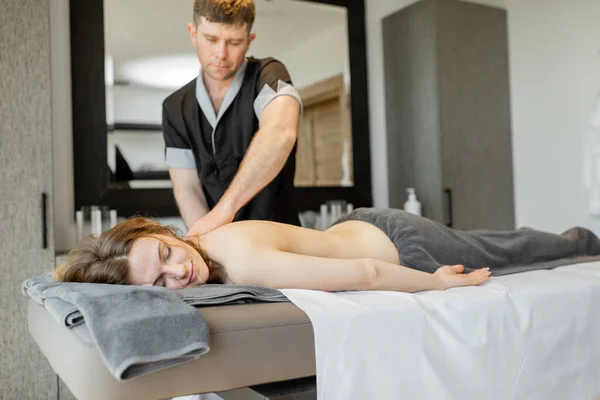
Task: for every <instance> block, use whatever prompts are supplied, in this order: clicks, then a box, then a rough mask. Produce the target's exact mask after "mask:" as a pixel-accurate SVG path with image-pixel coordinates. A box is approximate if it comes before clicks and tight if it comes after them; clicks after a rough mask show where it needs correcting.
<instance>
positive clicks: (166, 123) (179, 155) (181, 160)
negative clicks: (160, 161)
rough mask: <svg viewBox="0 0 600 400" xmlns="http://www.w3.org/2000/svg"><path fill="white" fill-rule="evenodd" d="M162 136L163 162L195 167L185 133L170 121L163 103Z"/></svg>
mask: <svg viewBox="0 0 600 400" xmlns="http://www.w3.org/2000/svg"><path fill="white" fill-rule="evenodd" d="M162 125H163V138H164V141H165V164H166V165H167V167H172V168H184V169H196V160H195V159H194V153H193V151H192V149H191V146H190V144H189V142H188V140H187V137H186V136H185V135H182V134H181V133H180V132H178V131H177V129H176V128H175V126H174V125H173V124H172V123H171V120H170V117H169V113H168V112H167V110H166V108H165V107H164V105H163V123H162Z"/></svg>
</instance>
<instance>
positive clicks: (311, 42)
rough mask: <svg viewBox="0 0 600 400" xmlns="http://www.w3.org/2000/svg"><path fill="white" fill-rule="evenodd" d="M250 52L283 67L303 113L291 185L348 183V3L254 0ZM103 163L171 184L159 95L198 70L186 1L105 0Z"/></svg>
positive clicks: (126, 180) (131, 177) (139, 182)
mask: <svg viewBox="0 0 600 400" xmlns="http://www.w3.org/2000/svg"><path fill="white" fill-rule="evenodd" d="M255 4H256V21H255V23H254V27H253V29H252V31H253V32H254V33H255V34H256V39H255V40H254V42H253V43H252V45H251V47H250V50H249V51H248V53H247V55H248V56H253V57H256V58H263V57H274V58H276V59H278V60H279V61H281V62H282V63H283V64H284V65H285V66H286V68H287V69H288V71H289V73H290V76H291V78H292V82H293V84H294V86H295V87H296V88H297V89H298V91H299V92H300V95H301V97H302V101H303V104H304V112H303V114H302V115H301V117H300V122H299V129H298V148H297V153H296V176H295V184H296V186H298V187H310V186H352V182H353V170H352V135H351V129H352V127H351V123H350V78H349V62H348V29H347V11H346V8H345V7H338V6H331V5H323V4H317V3H311V2H308V1H299V0H278V1H266V0H255ZM104 8H105V41H106V60H105V64H106V65H105V75H106V117H107V125H108V127H109V132H108V133H107V140H108V152H107V153H108V165H109V167H110V171H111V177H112V182H113V186H116V187H130V188H142V187H143V188H148V187H151V188H157V187H160V188H164V187H170V186H171V184H170V181H169V178H168V172H167V168H166V166H165V165H164V142H163V139H162V131H161V126H160V125H161V118H162V102H163V100H164V99H165V98H166V97H167V96H168V95H170V94H171V93H173V92H174V91H175V90H177V89H179V88H180V87H181V86H183V85H185V84H186V83H188V82H189V81H190V80H192V79H194V78H195V77H196V76H197V75H198V71H199V62H198V59H197V56H196V53H195V49H194V47H193V46H192V44H191V42H190V39H189V36H188V33H187V29H186V26H187V23H188V22H189V21H191V19H192V1H191V0H172V1H168V2H167V1H164V0H127V1H122V0H105V1H104Z"/></svg>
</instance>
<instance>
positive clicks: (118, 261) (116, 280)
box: [54, 217, 224, 285]
mask: <svg viewBox="0 0 600 400" xmlns="http://www.w3.org/2000/svg"><path fill="white" fill-rule="evenodd" d="M155 235H165V236H171V237H173V238H175V239H177V240H179V241H181V242H182V243H186V244H188V245H190V246H191V247H192V248H194V249H195V250H196V251H197V252H198V253H199V254H200V256H202V258H203V259H204V261H205V262H206V265H208V269H209V277H208V281H207V282H206V283H223V280H224V271H223V268H222V267H221V266H220V265H218V264H217V263H214V262H213V261H212V260H210V258H209V257H208V255H207V254H206V252H205V251H204V250H202V249H201V248H200V247H199V246H198V245H197V244H196V243H195V242H193V241H191V240H184V239H181V235H180V234H179V231H178V229H177V228H175V227H172V226H163V225H160V224H159V223H158V222H156V221H153V220H151V219H148V218H144V217H132V218H129V219H127V220H125V221H123V222H121V223H119V224H117V225H116V226H115V227H113V228H112V229H110V230H108V231H106V232H104V233H102V234H101V235H100V236H93V235H90V236H87V237H86V238H84V239H83V240H82V241H81V242H79V243H77V244H76V245H75V246H73V248H71V250H69V252H68V253H67V256H66V262H65V263H64V264H62V265H59V266H58V267H56V269H55V270H54V278H55V279H56V280H57V281H60V282H85V283H112V284H120V285H126V284H128V277H129V251H130V250H131V246H132V245H133V242H135V241H136V240H137V239H140V238H143V237H149V236H155Z"/></svg>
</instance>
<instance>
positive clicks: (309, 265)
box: [227, 248, 489, 292]
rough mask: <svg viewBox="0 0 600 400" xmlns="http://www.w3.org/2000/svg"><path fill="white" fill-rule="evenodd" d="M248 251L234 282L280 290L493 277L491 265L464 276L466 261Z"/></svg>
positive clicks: (450, 283)
mask: <svg viewBox="0 0 600 400" xmlns="http://www.w3.org/2000/svg"><path fill="white" fill-rule="evenodd" d="M243 253H245V254H243V255H241V254H238V257H236V258H237V262H233V263H230V264H229V265H228V268H227V270H228V274H229V277H230V278H231V279H232V281H233V282H234V283H236V284H240V285H259V286H266V287H271V288H276V289H294V288H296V289H314V290H324V291H330V292H334V291H345V290H390V291H399V292H417V291H421V290H432V289H446V288H448V287H454V286H470V285H478V284H481V283H483V282H485V281H486V280H487V279H488V278H489V272H488V271H487V270H485V269H482V270H477V271H475V272H472V273H470V274H467V275H462V274H460V272H462V269H461V266H453V267H442V268H440V269H439V270H438V272H436V273H435V274H429V273H427V272H422V271H418V270H414V269H411V268H407V267H403V266H401V265H396V264H392V263H387V262H383V261H379V260H374V259H337V258H321V257H312V256H305V255H299V254H293V253H287V252H283V251H279V250H274V249H268V248H257V249H251V250H250V249H248V250H246V251H244V252H243Z"/></svg>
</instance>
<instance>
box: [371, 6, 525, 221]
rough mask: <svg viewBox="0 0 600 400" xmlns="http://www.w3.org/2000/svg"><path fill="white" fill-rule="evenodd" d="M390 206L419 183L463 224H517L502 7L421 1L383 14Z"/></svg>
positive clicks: (434, 211)
mask: <svg viewBox="0 0 600 400" xmlns="http://www.w3.org/2000/svg"><path fill="white" fill-rule="evenodd" d="M383 41H384V65H385V98H386V115H387V119H386V124H387V149H388V170H389V196H390V198H389V201H390V207H394V208H402V206H403V204H404V201H405V200H406V198H407V195H406V188H407V187H415V188H416V191H417V196H418V198H419V200H420V201H421V202H422V203H423V214H424V216H426V217H428V218H431V219H433V220H436V221H439V222H442V223H445V224H448V225H452V226H453V227H455V228H459V229H479V228H484V229H513V228H514V224H515V215H514V214H515V213H514V194H513V192H514V190H513V163H512V140H511V121H510V93H509V66H508V37H507V15H506V11H505V10H502V9H499V8H494V7H488V6H483V5H478V4H473V3H468V2H464V1H456V0H423V1H419V2H417V3H414V4H412V5H410V6H409V7H406V8H404V9H401V10H399V11H397V12H395V13H394V14H392V15H389V16H387V17H385V18H384V20H383Z"/></svg>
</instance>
